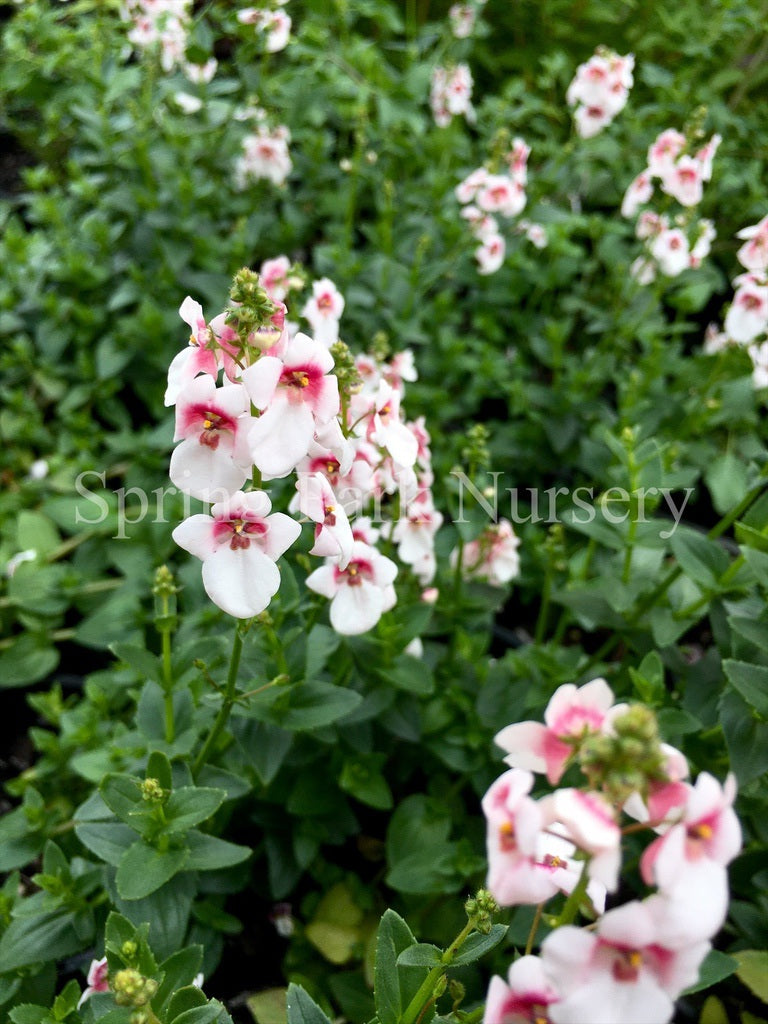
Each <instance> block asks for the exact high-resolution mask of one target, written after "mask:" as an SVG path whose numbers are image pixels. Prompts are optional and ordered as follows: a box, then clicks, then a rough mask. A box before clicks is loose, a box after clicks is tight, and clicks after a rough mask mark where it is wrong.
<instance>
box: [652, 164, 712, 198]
mask: <svg viewBox="0 0 768 1024" xmlns="http://www.w3.org/2000/svg"><path fill="white" fill-rule="evenodd" d="M661 190H662V192H666V193H667V195H668V196H672V198H673V199H676V200H677V201H678V203H680V205H681V206H698V204H699V203H700V202H701V200H702V196H703V194H704V177H703V174H702V167H701V164H700V163H699V161H698V160H695V159H694V158H693V157H692V156H685V155H684V156H681V157H679V158H678V160H677V161H676V163H674V164H672V165H671V166H670V167H667V168H666V169H665V171H664V173H663V174H662V175H661Z"/></svg>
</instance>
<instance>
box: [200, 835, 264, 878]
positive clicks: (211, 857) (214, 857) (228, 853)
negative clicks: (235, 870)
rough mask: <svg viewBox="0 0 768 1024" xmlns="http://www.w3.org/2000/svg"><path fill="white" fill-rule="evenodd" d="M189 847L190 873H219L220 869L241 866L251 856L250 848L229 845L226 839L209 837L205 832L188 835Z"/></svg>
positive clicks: (233, 844) (234, 844)
mask: <svg viewBox="0 0 768 1024" xmlns="http://www.w3.org/2000/svg"><path fill="white" fill-rule="evenodd" d="M186 842H187V846H188V847H189V860H188V861H187V864H186V868H187V870H188V871H218V870H219V869H220V868H231V867H232V866H233V865H235V864H241V863H242V862H243V861H244V860H247V859H248V857H250V855H251V850H250V848H249V847H248V846H238V845H237V844H236V843H228V842H227V841H226V839H219V838H218V837H217V836H209V835H206V834H205V833H204V832H197V831H195V830H193V831H192V832H189V833H188V834H187V839H186Z"/></svg>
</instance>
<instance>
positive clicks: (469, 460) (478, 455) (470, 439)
mask: <svg viewBox="0 0 768 1024" xmlns="http://www.w3.org/2000/svg"><path fill="white" fill-rule="evenodd" d="M490 436H491V435H490V434H489V432H488V428H487V427H486V426H485V425H484V424H483V423H473V424H472V426H471V427H470V428H469V430H467V432H466V434H465V438H464V445H463V447H462V449H461V461H462V463H463V464H464V465H465V466H467V467H469V474H468V475H469V476H470V477H472V476H473V475H474V474H475V473H477V472H478V471H479V470H483V469H487V468H488V466H490V464H491V453H490V450H489V448H488V440H489V438H490Z"/></svg>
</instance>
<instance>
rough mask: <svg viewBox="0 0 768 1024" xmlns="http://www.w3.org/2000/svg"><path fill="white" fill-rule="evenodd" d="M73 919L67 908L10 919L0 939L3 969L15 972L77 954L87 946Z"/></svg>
mask: <svg viewBox="0 0 768 1024" xmlns="http://www.w3.org/2000/svg"><path fill="white" fill-rule="evenodd" d="M74 919H75V914H74V913H73V912H71V911H64V910H53V911H50V912H49V913H46V914H34V915H31V916H29V917H18V918H15V919H14V920H12V921H11V923H10V924H9V925H8V928H7V929H6V931H5V933H4V934H3V937H2V939H0V964H2V965H3V971H4V972H7V971H15V970H17V969H18V968H19V967H28V966H29V965H30V964H36V963H44V962H45V961H46V960H60V959H62V958H63V957H65V956H70V955H71V954H72V953H78V952H79V951H80V950H81V949H83V948H84V947H85V946H87V944H88V940H87V939H86V940H83V939H81V938H80V936H78V934H77V932H76V931H75V929H74V927H73V922H74Z"/></svg>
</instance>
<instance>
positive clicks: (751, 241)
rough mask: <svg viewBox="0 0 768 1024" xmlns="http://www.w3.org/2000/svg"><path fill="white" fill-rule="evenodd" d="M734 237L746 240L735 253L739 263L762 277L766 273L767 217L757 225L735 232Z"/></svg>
mask: <svg viewBox="0 0 768 1024" xmlns="http://www.w3.org/2000/svg"><path fill="white" fill-rule="evenodd" d="M736 237H737V238H744V239H746V241H745V242H744V245H742V247H741V248H740V249H739V251H738V252H737V253H736V258H737V259H738V261H739V263H741V265H742V266H743V267H746V269H747V270H751V271H752V273H754V274H761V275H764V274H765V273H766V272H768V216H765V217H763V219H762V220H761V221H759V222H758V223H757V224H752V225H750V226H749V227H746V228H742V229H741V231H737V232H736Z"/></svg>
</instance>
